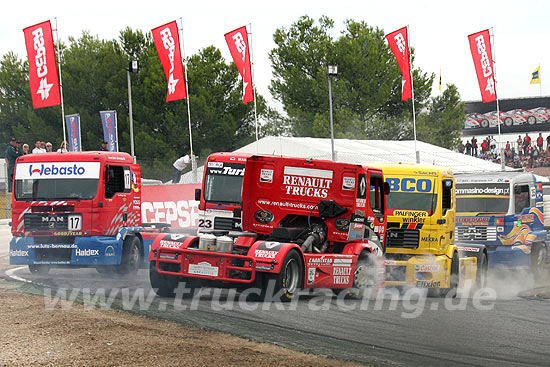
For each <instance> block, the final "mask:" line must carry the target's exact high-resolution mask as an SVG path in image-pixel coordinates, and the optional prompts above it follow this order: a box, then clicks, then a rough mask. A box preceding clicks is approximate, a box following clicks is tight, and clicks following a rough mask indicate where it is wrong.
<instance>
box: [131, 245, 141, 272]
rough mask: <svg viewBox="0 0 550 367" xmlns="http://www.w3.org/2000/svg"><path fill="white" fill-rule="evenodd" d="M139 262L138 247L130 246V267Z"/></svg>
mask: <svg viewBox="0 0 550 367" xmlns="http://www.w3.org/2000/svg"><path fill="white" fill-rule="evenodd" d="M138 262H139V249H138V248H137V246H132V251H131V252H130V256H129V265H130V267H135V266H137V264H138Z"/></svg>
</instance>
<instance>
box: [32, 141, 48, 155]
mask: <svg viewBox="0 0 550 367" xmlns="http://www.w3.org/2000/svg"><path fill="white" fill-rule="evenodd" d="M45 146H46V145H45V144H44V147H45ZM40 153H46V149H45V148H44V150H42V142H41V141H40V140H37V141H35V142H34V149H33V150H32V154H40Z"/></svg>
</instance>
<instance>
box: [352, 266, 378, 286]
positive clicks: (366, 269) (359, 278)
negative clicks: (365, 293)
mask: <svg viewBox="0 0 550 367" xmlns="http://www.w3.org/2000/svg"><path fill="white" fill-rule="evenodd" d="M370 268H371V267H370V266H369V264H368V263H367V262H363V263H361V264H359V265H358V266H357V267H356V268H355V273H354V275H353V286H354V288H358V289H365V288H367V287H368V286H369V285H372V283H373V279H372V276H371V275H372V274H371V273H372V269H370Z"/></svg>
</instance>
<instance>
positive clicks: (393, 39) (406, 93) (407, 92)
mask: <svg viewBox="0 0 550 367" xmlns="http://www.w3.org/2000/svg"><path fill="white" fill-rule="evenodd" d="M386 39H387V40H388V44H389V45H390V48H391V50H392V52H393V55H394V56H395V59H396V60H397V64H398V65H399V69H401V74H402V75H403V79H402V81H401V100H403V101H408V100H409V99H410V98H412V84H411V66H410V63H409V41H408V40H409V38H408V35H407V27H403V28H401V29H398V30H396V31H394V32H392V33H390V34H387V35H386Z"/></svg>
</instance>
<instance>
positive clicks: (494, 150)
mask: <svg viewBox="0 0 550 367" xmlns="http://www.w3.org/2000/svg"><path fill="white" fill-rule="evenodd" d="M489 146H490V147H491V152H492V153H493V154H497V140H496V139H495V137H494V136H491V140H490V142H489Z"/></svg>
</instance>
